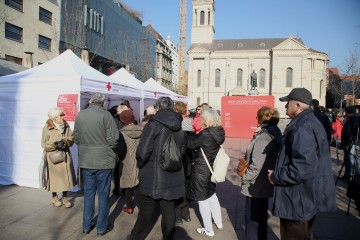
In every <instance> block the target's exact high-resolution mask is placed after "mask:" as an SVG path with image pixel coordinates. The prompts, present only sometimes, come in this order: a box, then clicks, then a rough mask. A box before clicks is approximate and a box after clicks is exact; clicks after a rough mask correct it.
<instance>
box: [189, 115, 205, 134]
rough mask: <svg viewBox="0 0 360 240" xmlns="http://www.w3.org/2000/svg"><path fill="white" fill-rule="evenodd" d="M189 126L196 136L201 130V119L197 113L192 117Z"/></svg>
mask: <svg viewBox="0 0 360 240" xmlns="http://www.w3.org/2000/svg"><path fill="white" fill-rule="evenodd" d="M191 125H192V127H193V131H194V132H195V133H196V134H198V133H199V132H201V131H202V130H203V126H202V119H201V117H200V114H199V113H197V114H196V116H195V117H194V120H193V121H192V122H191Z"/></svg>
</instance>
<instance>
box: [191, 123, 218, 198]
mask: <svg viewBox="0 0 360 240" xmlns="http://www.w3.org/2000/svg"><path fill="white" fill-rule="evenodd" d="M224 141H225V131H224V129H223V128H222V127H210V128H206V129H204V130H202V131H201V132H200V133H199V134H198V135H196V136H191V137H189V139H188V143H187V147H188V148H189V149H191V150H195V157H194V160H193V167H192V170H191V176H190V184H189V189H188V192H187V196H188V198H190V199H192V200H195V201H203V200H206V199H208V198H209V197H211V196H212V195H213V194H214V193H215V190H216V189H215V188H216V184H215V183H213V182H211V180H210V178H211V172H210V170H209V168H208V166H207V165H206V162H205V160H204V157H203V155H202V153H201V151H200V147H201V148H202V149H203V150H204V152H205V155H206V157H207V159H208V161H209V163H210V166H211V167H212V166H213V163H214V160H215V157H216V154H217V153H218V151H219V148H220V145H221V144H223V142H224Z"/></svg>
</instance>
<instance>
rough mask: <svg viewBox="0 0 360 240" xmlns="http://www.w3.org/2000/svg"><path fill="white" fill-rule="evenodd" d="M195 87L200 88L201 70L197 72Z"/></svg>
mask: <svg viewBox="0 0 360 240" xmlns="http://www.w3.org/2000/svg"><path fill="white" fill-rule="evenodd" d="M197 86H198V87H201V70H200V69H199V70H198V72H197Z"/></svg>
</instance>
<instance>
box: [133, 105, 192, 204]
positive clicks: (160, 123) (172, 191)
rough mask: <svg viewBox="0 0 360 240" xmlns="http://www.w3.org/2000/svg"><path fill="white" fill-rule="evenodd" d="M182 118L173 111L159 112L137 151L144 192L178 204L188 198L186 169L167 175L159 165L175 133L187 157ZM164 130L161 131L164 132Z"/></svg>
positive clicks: (176, 140)
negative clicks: (182, 199)
mask: <svg viewBox="0 0 360 240" xmlns="http://www.w3.org/2000/svg"><path fill="white" fill-rule="evenodd" d="M181 121H182V117H181V115H180V114H178V113H176V112H174V111H172V110H161V111H159V112H157V113H156V114H155V115H154V116H153V117H152V118H150V120H149V122H148V123H147V124H146V125H145V127H144V130H143V133H142V136H141V139H140V143H139V145H138V148H137V150H136V160H137V166H138V168H139V181H140V186H139V188H140V192H141V194H142V195H145V196H149V197H151V198H153V199H165V200H174V199H178V198H181V197H183V196H184V195H185V179H184V169H181V170H180V171H178V172H166V171H164V170H162V169H161V168H160V166H159V165H158V158H159V156H160V150H161V148H162V146H163V145H164V142H165V140H166V138H167V136H168V134H169V131H172V132H173V133H174V134H175V135H174V137H175V142H176V144H177V145H178V147H179V149H180V150H181V153H182V154H184V153H185V150H186V146H185V144H184V138H185V136H184V132H183V131H182V130H181ZM163 128H166V129H164V130H163V131H161V129H163Z"/></svg>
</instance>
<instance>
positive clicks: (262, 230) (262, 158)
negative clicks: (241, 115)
mask: <svg viewBox="0 0 360 240" xmlns="http://www.w3.org/2000/svg"><path fill="white" fill-rule="evenodd" d="M256 119H257V121H258V127H257V129H256V130H255V133H254V137H253V139H252V141H251V142H250V143H249V145H248V147H247V150H246V154H245V159H246V161H247V163H248V168H247V170H246V172H245V174H244V175H243V176H242V179H241V180H242V181H241V183H242V185H241V193H242V194H243V195H245V196H246V203H245V239H265V240H266V239H267V218H268V216H267V211H268V202H269V198H270V197H272V195H273V191H274V187H273V185H272V184H271V183H270V182H269V180H268V170H274V167H275V163H276V159H277V157H278V154H279V151H280V148H281V145H282V135H281V131H280V129H279V128H278V127H277V124H278V123H279V119H280V115H279V112H278V111H277V110H276V109H275V108H270V107H262V108H260V109H259V110H258V111H257V115H256Z"/></svg>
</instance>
